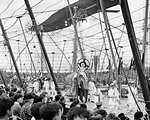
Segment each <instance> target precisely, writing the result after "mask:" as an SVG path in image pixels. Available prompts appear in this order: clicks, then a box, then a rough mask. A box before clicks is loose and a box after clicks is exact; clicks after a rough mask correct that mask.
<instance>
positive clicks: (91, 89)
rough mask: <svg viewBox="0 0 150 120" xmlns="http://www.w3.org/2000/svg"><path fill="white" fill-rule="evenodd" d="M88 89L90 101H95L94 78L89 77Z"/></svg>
mask: <svg viewBox="0 0 150 120" xmlns="http://www.w3.org/2000/svg"><path fill="white" fill-rule="evenodd" d="M88 90H89V100H90V102H95V94H96V87H95V83H94V79H91V81H90V82H89V84H88Z"/></svg>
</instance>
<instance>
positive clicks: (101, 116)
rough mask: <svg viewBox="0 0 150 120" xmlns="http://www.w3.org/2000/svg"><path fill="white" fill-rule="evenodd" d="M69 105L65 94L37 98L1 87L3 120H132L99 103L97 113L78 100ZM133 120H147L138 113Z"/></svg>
mask: <svg viewBox="0 0 150 120" xmlns="http://www.w3.org/2000/svg"><path fill="white" fill-rule="evenodd" d="M33 89H34V88H33ZM41 89H43V88H41ZM69 101H70V103H71V104H69V105H68V104H66V96H63V95H62V94H61V93H59V94H57V95H55V97H51V96H49V94H48V93H47V92H44V91H43V92H40V94H37V92H35V90H33V91H30V92H26V91H24V90H23V89H21V88H19V87H16V86H14V85H13V86H11V87H7V88H5V87H1V88H0V120H131V118H130V117H128V116H126V115H125V113H115V111H113V112H108V111H107V110H105V109H102V105H103V103H102V102H101V101H98V102H96V108H94V109H93V110H91V109H90V110H89V109H88V107H87V103H85V102H81V101H80V100H78V99H77V98H70V99H69ZM133 117H134V120H143V119H146V116H145V115H144V114H143V112H142V111H137V112H135V113H134V116H133Z"/></svg>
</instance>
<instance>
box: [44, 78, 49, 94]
mask: <svg viewBox="0 0 150 120" xmlns="http://www.w3.org/2000/svg"><path fill="white" fill-rule="evenodd" d="M45 79H46V78H45ZM49 88H50V85H49V79H48V78H47V79H46V80H45V81H44V85H43V89H44V91H45V92H47V93H48V92H49Z"/></svg>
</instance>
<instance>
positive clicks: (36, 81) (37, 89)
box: [33, 79, 40, 93]
mask: <svg viewBox="0 0 150 120" xmlns="http://www.w3.org/2000/svg"><path fill="white" fill-rule="evenodd" d="M33 87H34V92H35V93H37V92H38V91H39V87H40V85H39V81H38V79H36V80H35V81H34V83H33Z"/></svg>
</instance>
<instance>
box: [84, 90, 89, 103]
mask: <svg viewBox="0 0 150 120" xmlns="http://www.w3.org/2000/svg"><path fill="white" fill-rule="evenodd" d="M84 97H85V102H87V99H88V90H87V89H84Z"/></svg>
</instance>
